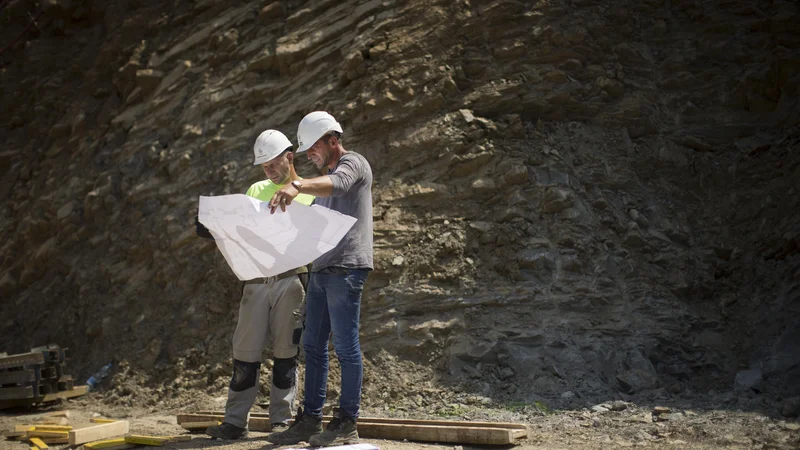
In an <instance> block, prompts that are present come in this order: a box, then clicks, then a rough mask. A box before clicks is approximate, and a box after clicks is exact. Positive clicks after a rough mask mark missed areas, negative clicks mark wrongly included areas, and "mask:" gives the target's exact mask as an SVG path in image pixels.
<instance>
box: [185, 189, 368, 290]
mask: <svg viewBox="0 0 800 450" xmlns="http://www.w3.org/2000/svg"><path fill="white" fill-rule="evenodd" d="M198 219H199V220H200V223H202V224H203V225H205V227H206V228H208V229H209V231H211V234H212V235H213V236H214V241H215V242H216V243H217V248H219V251H220V252H222V256H224V257H225V260H226V261H228V265H229V266H231V269H232V270H233V273H235V274H236V276H237V277H239V279H240V280H252V279H253V278H260V277H271V276H273V275H278V274H281V273H283V272H286V271H287V270H290V269H294V268H296V267H300V266H304V265H306V264H308V263H310V262H312V261H314V260H315V259H317V257H319V256H320V255H322V254H324V253H326V252H328V251H330V250H332V249H333V248H334V247H336V244H338V243H339V241H340V240H342V238H343V237H344V235H345V234H346V233H347V231H348V230H349V229H350V228H351V227H352V226H353V224H354V223H356V218H355V217H350V216H347V215H344V214H342V213H339V212H337V211H333V210H331V209H328V208H325V207H323V206H317V205H313V206H306V205H303V204H302V203H298V202H292V204H291V205H289V206H288V207H287V208H286V212H282V211H281V210H280V209H278V210H277V211H275V214H270V212H269V202H261V201H258V200H256V199H254V198H253V197H249V196H247V195H243V194H234V195H219V196H215V197H203V196H201V197H200V207H199V213H198Z"/></svg>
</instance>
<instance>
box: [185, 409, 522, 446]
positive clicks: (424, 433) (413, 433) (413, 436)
mask: <svg viewBox="0 0 800 450" xmlns="http://www.w3.org/2000/svg"><path fill="white" fill-rule="evenodd" d="M222 417H223V415H221V414H216V413H215V414H208V415H203V414H181V415H178V417H177V420H178V423H179V424H182V423H186V422H195V421H201V420H215V419H217V420H221V419H222ZM330 419H331V418H330V417H329V416H326V417H324V418H323V420H324V421H325V422H327V421H329V420H330ZM248 428H249V429H250V430H252V431H270V430H271V429H272V426H271V424H270V423H269V417H254V416H253V415H252V414H251V416H250V420H249V421H248ZM358 434H359V435H360V436H361V437H364V438H367V439H391V440H404V439H407V440H409V441H422V442H447V443H459V444H474V445H513V444H515V443H516V442H517V440H518V439H524V438H526V437H527V436H528V427H527V425H525V424H519V423H492V422H460V421H446V420H413V419H379V418H369V417H364V418H359V419H358Z"/></svg>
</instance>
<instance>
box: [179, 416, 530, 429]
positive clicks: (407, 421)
mask: <svg viewBox="0 0 800 450" xmlns="http://www.w3.org/2000/svg"><path fill="white" fill-rule="evenodd" d="M194 416H197V417H208V416H211V417H219V418H222V417H225V413H224V412H221V411H201V412H198V413H194V414H180V415H178V424H181V423H182V422H181V418H183V419H187V418H189V417H194ZM253 417H256V418H264V419H269V414H267V413H250V418H253ZM332 418H333V417H332V416H323V417H322V420H324V421H328V420H331V419H332ZM362 422H363V423H367V422H368V423H389V424H406V425H446V426H451V425H456V426H467V427H487V428H509V429H516V430H527V429H528V426H527V425H525V424H524V423H510V422H469V421H461V420H426V419H386V418H383V417H359V418H358V423H359V424H361V423H362Z"/></svg>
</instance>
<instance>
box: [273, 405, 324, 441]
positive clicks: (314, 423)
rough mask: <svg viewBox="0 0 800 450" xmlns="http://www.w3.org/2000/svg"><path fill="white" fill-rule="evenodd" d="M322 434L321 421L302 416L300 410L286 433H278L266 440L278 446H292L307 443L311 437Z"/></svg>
mask: <svg viewBox="0 0 800 450" xmlns="http://www.w3.org/2000/svg"><path fill="white" fill-rule="evenodd" d="M321 432H322V420H321V419H316V418H314V417H311V416H306V415H305V414H303V410H302V409H298V410H297V416H296V417H295V418H294V422H293V423H292V425H291V426H289V428H288V429H287V430H286V431H278V432H275V433H272V434H270V435H269V436H267V440H268V441H269V442H272V443H273V444H278V445H292V444H297V443H298V442H308V440H309V439H311V436H313V435H315V434H319V433H321Z"/></svg>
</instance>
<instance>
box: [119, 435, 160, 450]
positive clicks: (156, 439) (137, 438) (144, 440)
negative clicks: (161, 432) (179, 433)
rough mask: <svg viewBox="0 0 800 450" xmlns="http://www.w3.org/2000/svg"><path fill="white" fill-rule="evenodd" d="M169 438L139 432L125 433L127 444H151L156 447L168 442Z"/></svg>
mask: <svg viewBox="0 0 800 450" xmlns="http://www.w3.org/2000/svg"><path fill="white" fill-rule="evenodd" d="M169 440H170V437H169V436H143V435H141V434H126V435H125V442H127V443H129V444H140V445H153V446H156V447H161V446H162V445H164V444H168V443H169Z"/></svg>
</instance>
